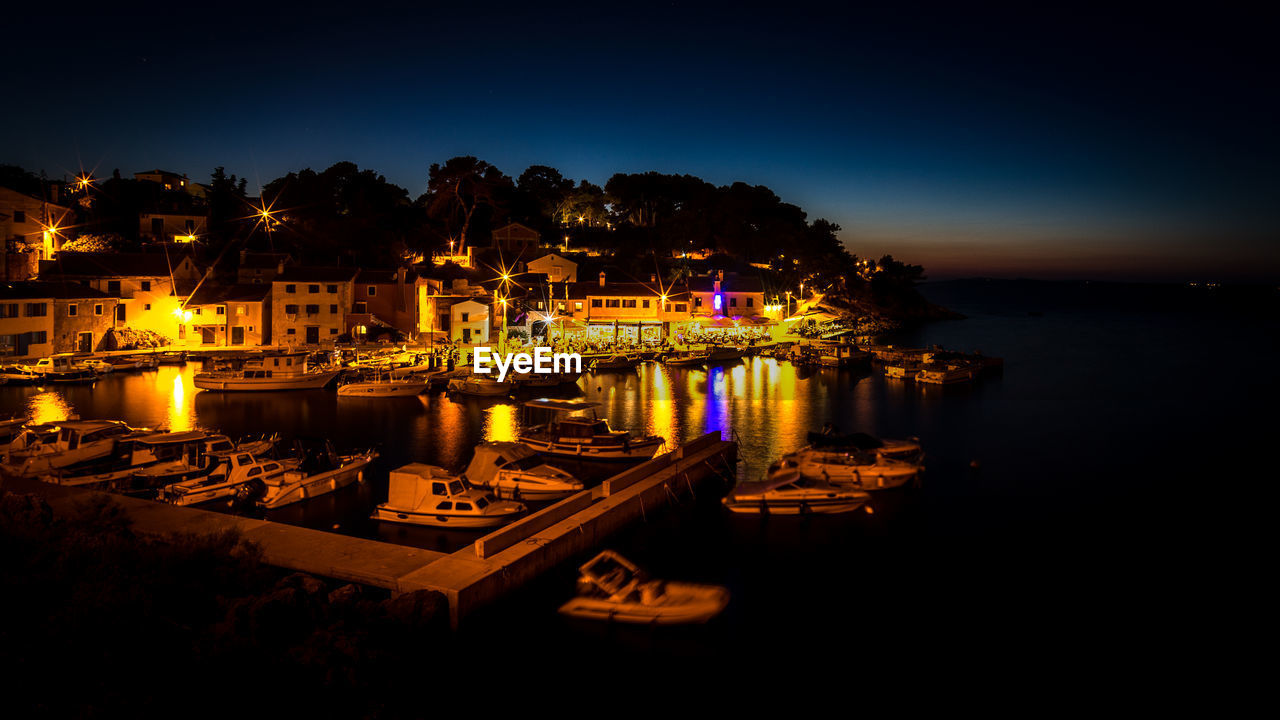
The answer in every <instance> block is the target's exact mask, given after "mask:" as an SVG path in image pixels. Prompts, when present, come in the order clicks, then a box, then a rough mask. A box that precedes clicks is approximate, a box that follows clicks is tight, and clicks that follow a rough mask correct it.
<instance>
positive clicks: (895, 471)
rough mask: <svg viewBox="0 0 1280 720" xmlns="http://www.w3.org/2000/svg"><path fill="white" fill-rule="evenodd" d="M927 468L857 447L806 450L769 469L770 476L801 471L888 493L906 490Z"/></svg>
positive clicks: (783, 459) (815, 476)
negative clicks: (902, 488) (897, 488)
mask: <svg viewBox="0 0 1280 720" xmlns="http://www.w3.org/2000/svg"><path fill="white" fill-rule="evenodd" d="M922 469H923V468H922V467H921V466H919V465H916V464H914V463H909V462H904V461H902V460H892V459H889V458H885V457H881V456H879V455H877V454H875V452H874V451H867V450H858V449H856V448H850V447H845V448H821V449H819V448H805V449H803V450H798V451H796V452H793V453H788V454H787V455H784V456H782V459H781V460H778V461H777V462H775V463H773V464H772V465H771V466H769V473H770V477H772V476H773V474H775V473H778V472H786V471H788V470H798V471H799V472H800V474H801V475H803V476H805V477H807V478H813V479H815V480H821V481H823V482H827V483H832V484H835V485H848V486H851V487H854V488H857V489H858V490H887V489H889V488H896V487H902V486H903V485H906V484H907V483H909V482H911V481H913V480H915V479H917V478H919V477H920V471H921V470H922Z"/></svg>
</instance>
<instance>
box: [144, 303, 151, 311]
mask: <svg viewBox="0 0 1280 720" xmlns="http://www.w3.org/2000/svg"><path fill="white" fill-rule="evenodd" d="M142 309H143V310H150V309H151V303H147V304H146V305H143V306H142Z"/></svg>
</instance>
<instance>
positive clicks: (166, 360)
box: [156, 351, 187, 365]
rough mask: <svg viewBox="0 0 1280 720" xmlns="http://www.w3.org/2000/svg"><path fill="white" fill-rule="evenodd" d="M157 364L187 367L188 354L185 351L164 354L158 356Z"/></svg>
mask: <svg viewBox="0 0 1280 720" xmlns="http://www.w3.org/2000/svg"><path fill="white" fill-rule="evenodd" d="M156 362H158V363H160V364H161V365H186V364H187V353H186V352H185V351H171V352H162V353H158V354H157V355H156Z"/></svg>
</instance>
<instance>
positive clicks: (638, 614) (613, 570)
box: [560, 550, 729, 625]
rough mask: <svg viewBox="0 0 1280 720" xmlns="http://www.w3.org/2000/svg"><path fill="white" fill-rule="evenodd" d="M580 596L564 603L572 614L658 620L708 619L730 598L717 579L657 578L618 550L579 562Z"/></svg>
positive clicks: (660, 622) (670, 622)
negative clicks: (707, 582) (700, 581)
mask: <svg viewBox="0 0 1280 720" xmlns="http://www.w3.org/2000/svg"><path fill="white" fill-rule="evenodd" d="M578 572H579V573H580V574H579V577H578V596H577V597H575V598H573V599H572V600H570V601H569V602H567V603H565V604H564V605H562V606H560V613H561V614H564V615H568V616H570V617H577V618H589V619H592V620H611V621H614V622H626V623H642V624H652V625H675V624H689V623H702V622H706V621H708V620H710V619H711V618H713V617H715V616H716V615H718V614H720V611H722V610H724V608H725V606H726V605H728V604H729V591H728V590H727V589H725V588H723V587H720V586H717V585H699V584H695V583H685V582H674V581H667V580H651V579H649V578H648V577H647V576H646V574H645V573H644V571H642V570H640V568H638V567H636V566H635V565H634V564H632V563H631V562H630V561H629V560H627V559H626V558H624V557H622V556H621V555H619V554H618V553H616V552H613V551H612V550H605V551H604V552H601V553H600V554H599V555H596V556H595V557H594V558H591V560H589V561H587V562H586V563H585V564H584V565H582V566H581V567H580V568H578Z"/></svg>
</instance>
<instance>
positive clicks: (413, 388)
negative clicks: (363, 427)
mask: <svg viewBox="0 0 1280 720" xmlns="http://www.w3.org/2000/svg"><path fill="white" fill-rule="evenodd" d="M428 385H430V381H427V380H411V379H403V380H398V379H388V380H369V381H361V382H352V383H347V384H346V385H339V386H338V397H365V398H370V397H372V398H383V397H412V396H414V395H421V394H422V393H423V392H424V391H425V390H426V389H427V386H428Z"/></svg>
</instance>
